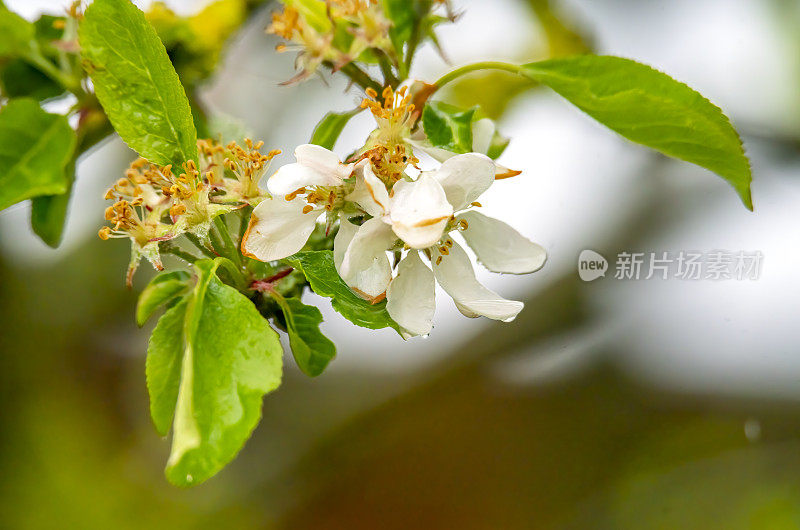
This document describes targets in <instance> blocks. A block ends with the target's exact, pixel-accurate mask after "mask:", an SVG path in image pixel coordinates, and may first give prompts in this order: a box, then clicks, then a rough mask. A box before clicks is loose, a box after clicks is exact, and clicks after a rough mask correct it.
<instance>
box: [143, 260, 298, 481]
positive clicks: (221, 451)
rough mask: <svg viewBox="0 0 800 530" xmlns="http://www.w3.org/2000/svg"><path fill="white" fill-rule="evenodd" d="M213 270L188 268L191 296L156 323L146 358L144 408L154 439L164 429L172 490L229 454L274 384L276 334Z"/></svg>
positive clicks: (208, 472)
mask: <svg viewBox="0 0 800 530" xmlns="http://www.w3.org/2000/svg"><path fill="white" fill-rule="evenodd" d="M221 264H222V261H221V260H220V259H216V260H213V261H212V260H202V261H198V262H196V263H195V264H194V267H195V272H196V274H197V283H196V285H195V287H194V289H193V291H192V292H191V293H190V294H189V295H187V296H186V297H185V298H184V299H182V300H181V301H180V302H179V303H178V304H176V305H175V306H174V307H172V308H171V309H170V310H168V311H167V312H166V313H164V315H163V316H162V317H161V319H159V322H158V325H157V326H156V329H155V330H154V331H153V335H152V336H151V338H150V346H149V348H148V352H147V386H148V392H149V393H150V410H151V414H152V416H153V422H154V424H155V426H156V429H157V430H158V431H159V432H160V433H162V434H165V433H166V432H167V431H168V429H169V424H170V423H172V431H173V432H172V450H171V453H170V457H169V461H168V462H167V468H166V475H167V478H168V479H169V480H170V482H172V483H174V484H176V485H179V486H192V485H195V484H199V483H201V482H203V481H204V480H206V479H208V478H209V477H211V476H213V475H214V474H215V473H217V472H218V471H219V470H220V469H222V467H224V466H225V465H226V464H227V463H228V462H230V461H231V460H232V459H233V458H234V457H235V456H236V454H237V453H238V452H239V450H240V449H241V448H242V446H243V445H244V442H245V441H246V440H247V438H249V436H250V434H251V432H252V431H253V429H254V428H255V426H256V424H257V423H258V421H259V419H260V416H261V402H262V398H263V396H264V394H266V393H267V392H271V391H272V390H274V389H275V388H277V387H278V385H280V381H281V366H282V350H281V345H280V341H279V339H278V334H277V333H276V332H275V330H273V329H272V328H271V327H270V326H269V324H268V323H267V321H266V320H264V318H263V317H262V316H261V315H260V314H259V312H258V311H257V310H256V308H255V306H254V305H253V303H252V302H251V301H250V300H249V299H248V298H246V297H245V296H244V295H242V294H241V293H240V292H239V291H237V290H236V289H234V288H232V287H229V286H227V285H225V284H223V283H222V282H221V281H220V280H219V279H218V278H217V276H216V271H217V268H218V267H219V266H220V265H221Z"/></svg>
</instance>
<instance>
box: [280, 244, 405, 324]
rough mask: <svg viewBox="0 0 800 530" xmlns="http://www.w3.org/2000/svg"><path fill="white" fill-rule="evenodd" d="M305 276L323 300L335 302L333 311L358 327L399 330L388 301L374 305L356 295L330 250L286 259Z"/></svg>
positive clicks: (299, 253) (299, 254)
mask: <svg viewBox="0 0 800 530" xmlns="http://www.w3.org/2000/svg"><path fill="white" fill-rule="evenodd" d="M286 261H288V262H289V263H291V264H292V265H293V266H294V267H295V268H297V269H300V270H301V271H303V274H305V277H306V279H307V280H308V283H309V284H311V289H313V290H314V292H315V293H317V294H318V295H320V296H325V297H327V298H330V299H331V305H333V308H334V309H335V310H336V311H338V312H339V313H341V315H342V316H343V317H345V318H346V319H347V320H349V321H350V322H352V323H353V324H355V325H357V326H361V327H363V328H369V329H381V328H393V329H395V330H398V331H399V329H400V328H399V326H398V325H397V323H396V322H395V321H394V320H392V317H390V316H389V313H388V312H387V311H386V301H385V300H384V301H382V302H379V303H377V304H370V303H369V302H367V301H366V300H364V299H362V298H360V297H359V296H358V295H356V294H355V293H354V292H353V291H351V290H350V288H349V287H348V286H347V284H346V283H344V281H343V280H342V279H341V278H340V277H339V273H338V272H336V266H335V265H334V263H333V252H331V251H330V250H319V251H305V252H298V253H297V254H295V255H293V256H290V257H289V258H287V259H286Z"/></svg>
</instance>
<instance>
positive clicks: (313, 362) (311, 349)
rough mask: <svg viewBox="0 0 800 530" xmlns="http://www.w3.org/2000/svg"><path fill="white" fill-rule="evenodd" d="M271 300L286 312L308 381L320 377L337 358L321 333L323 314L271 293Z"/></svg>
mask: <svg viewBox="0 0 800 530" xmlns="http://www.w3.org/2000/svg"><path fill="white" fill-rule="evenodd" d="M272 297H273V298H274V299H275V301H276V302H278V305H279V306H280V307H281V310H282V311H283V316H284V318H285V320H286V331H287V333H288V334H289V344H290V345H291V347H292V355H294V360H295V361H296V362H297V366H299V367H300V370H302V371H303V373H304V374H306V375H307V376H309V377H316V376H318V375H320V374H321V373H322V372H323V371H325V368H326V367H327V366H328V363H330V362H331V360H333V358H334V357H336V346H335V345H334V344H333V342H331V340H330V339H329V338H328V337H326V336H325V335H323V334H322V332H321V331H320V330H319V325H320V324H321V323H322V313H320V312H319V309H317V308H316V307H314V306H310V305H306V304H304V303H303V302H301V301H300V299H298V298H284V297H283V296H281V295H280V294H278V293H272Z"/></svg>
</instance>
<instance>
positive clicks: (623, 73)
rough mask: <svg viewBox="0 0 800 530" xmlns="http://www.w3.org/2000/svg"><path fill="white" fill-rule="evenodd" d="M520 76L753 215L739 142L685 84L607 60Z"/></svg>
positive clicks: (573, 61) (526, 68) (562, 64)
mask: <svg viewBox="0 0 800 530" xmlns="http://www.w3.org/2000/svg"><path fill="white" fill-rule="evenodd" d="M519 71H520V73H521V74H523V75H526V76H528V77H530V78H531V79H533V80H535V81H538V82H539V83H542V84H544V85H547V86H549V87H550V88H552V89H553V90H555V91H556V92H557V93H559V94H560V95H561V96H563V97H564V98H566V99H567V100H568V101H570V102H571V103H572V104H574V105H576V106H577V107H578V108H579V109H581V110H582V111H584V112H586V113H587V114H588V115H589V116H591V117H592V118H594V119H596V120H597V121H599V122H600V123H602V124H603V125H605V126H606V127H608V128H610V129H612V130H613V131H616V132H618V133H619V134H621V135H622V136H624V137H625V138H627V139H628V140H631V141H633V142H636V143H639V144H642V145H645V146H647V147H650V148H653V149H655V150H657V151H660V152H662V153H664V154H666V155H669V156H672V157H675V158H679V159H681V160H685V161H687V162H692V163H694V164H697V165H698V166H701V167H704V168H706V169H710V170H711V171H713V172H715V173H717V174H718V175H720V176H721V177H722V178H724V179H725V180H727V181H728V182H729V183H730V184H731V185H732V186H733V187H734V189H735V190H736V192H737V193H738V194H739V196H740V197H741V199H742V202H743V203H744V205H745V206H746V207H747V208H748V209H750V210H752V209H753V202H752V198H751V195H750V181H751V180H752V177H751V171H750V162H749V161H748V160H747V157H746V156H745V154H744V149H743V147H742V141H741V139H740V138H739V135H738V134H737V133H736V130H735V129H734V128H733V126H732V125H731V123H730V121H729V120H728V118H727V117H726V116H725V115H724V114H723V113H722V111H721V110H720V109H719V108H718V107H716V106H715V105H714V104H713V103H711V102H710V101H708V100H707V99H706V98H704V97H703V96H702V95H700V94H698V93H697V92H695V91H694V90H692V89H691V88H689V87H688V86H686V85H685V84H683V83H680V82H678V81H675V80H674V79H672V78H671V77H669V76H668V75H666V74H663V73H661V72H659V71H657V70H654V69H653V68H650V67H649V66H645V65H643V64H640V63H637V62H635V61H632V60H630V59H622V58H620V57H609V56H596V55H583V56H577V57H570V58H565V59H552V60H547V61H541V62H536V63H530V64H526V65H523V66H521V67H520V70H519Z"/></svg>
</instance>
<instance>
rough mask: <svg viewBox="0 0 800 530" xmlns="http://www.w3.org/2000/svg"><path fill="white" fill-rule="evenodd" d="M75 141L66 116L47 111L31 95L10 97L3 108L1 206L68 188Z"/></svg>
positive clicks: (0, 120) (0, 112)
mask: <svg viewBox="0 0 800 530" xmlns="http://www.w3.org/2000/svg"><path fill="white" fill-rule="evenodd" d="M75 143H76V140H75V132H74V131H73V130H72V128H71V127H70V126H69V122H67V118H66V117H65V116H61V115H59V114H48V113H47V112H45V111H44V110H42V108H41V107H40V106H39V104H38V103H37V102H36V101H34V100H32V99H13V100H11V101H9V102H8V104H7V105H6V106H5V107H3V108H2V110H0V168H2V170H1V171H2V172H0V210H2V209H4V208H7V207H9V206H11V205H12V204H14V203H17V202H20V201H22V200H25V199H30V198H31V197H37V196H39V195H55V194H60V193H64V192H66V191H67V185H68V178H67V175H66V174H65V167H66V165H67V162H68V161H69V160H70V159H71V157H72V154H73V151H74V150H75Z"/></svg>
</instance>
